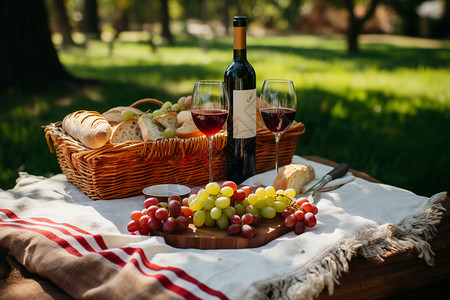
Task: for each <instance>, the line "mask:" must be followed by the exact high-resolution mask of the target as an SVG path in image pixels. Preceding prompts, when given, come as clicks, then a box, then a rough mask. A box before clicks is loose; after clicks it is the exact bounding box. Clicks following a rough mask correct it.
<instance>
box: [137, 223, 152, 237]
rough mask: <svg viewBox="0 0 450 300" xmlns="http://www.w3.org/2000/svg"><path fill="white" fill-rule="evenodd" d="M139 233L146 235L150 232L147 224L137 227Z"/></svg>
mask: <svg viewBox="0 0 450 300" xmlns="http://www.w3.org/2000/svg"><path fill="white" fill-rule="evenodd" d="M139 233H140V234H141V235H148V234H149V233H150V227H149V226H148V225H147V226H141V227H140V228H139Z"/></svg>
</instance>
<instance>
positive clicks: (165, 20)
mask: <svg viewBox="0 0 450 300" xmlns="http://www.w3.org/2000/svg"><path fill="white" fill-rule="evenodd" d="M161 25H162V32H161V35H162V37H163V39H164V42H165V43H166V44H172V43H173V36H172V32H171V31H170V16H169V4H168V0H161Z"/></svg>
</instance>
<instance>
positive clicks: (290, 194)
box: [284, 189, 297, 198]
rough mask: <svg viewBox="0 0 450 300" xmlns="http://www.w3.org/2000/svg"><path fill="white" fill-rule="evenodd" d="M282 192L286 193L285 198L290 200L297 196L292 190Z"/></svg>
mask: <svg viewBox="0 0 450 300" xmlns="http://www.w3.org/2000/svg"><path fill="white" fill-rule="evenodd" d="M284 192H285V193H286V196H288V197H290V198H294V197H295V195H296V194H297V193H296V192H295V190H294V189H287V190H285V191H284Z"/></svg>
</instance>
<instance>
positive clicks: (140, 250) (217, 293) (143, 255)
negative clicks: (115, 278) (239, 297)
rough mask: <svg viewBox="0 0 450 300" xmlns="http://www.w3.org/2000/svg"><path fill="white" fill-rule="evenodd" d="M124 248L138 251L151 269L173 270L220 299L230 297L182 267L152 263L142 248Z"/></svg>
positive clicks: (132, 252)
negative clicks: (189, 273) (194, 276)
mask: <svg viewBox="0 0 450 300" xmlns="http://www.w3.org/2000/svg"><path fill="white" fill-rule="evenodd" d="M120 249H122V250H124V251H125V252H126V253H127V254H128V255H133V254H134V253H138V254H139V256H140V257H141V259H142V262H143V263H144V265H145V266H146V267H147V268H149V269H151V270H155V271H160V270H163V269H164V270H170V271H172V272H174V273H175V274H176V275H177V276H178V277H179V278H183V279H184V280H186V281H189V282H191V283H192V284H194V285H196V286H198V287H199V288H200V289H201V290H202V291H204V292H206V293H207V294H210V295H212V296H215V297H217V298H219V299H228V298H227V297H226V296H225V295H224V294H222V293H221V292H219V291H216V290H213V289H211V288H210V287H208V286H207V285H205V284H203V283H201V282H200V281H198V280H197V279H195V278H193V277H191V276H189V275H188V274H187V273H186V272H185V271H183V270H182V269H178V268H174V267H164V268H163V267H161V266H158V265H155V264H152V263H151V262H150V261H149V260H148V259H147V257H146V256H145V253H144V251H143V250H142V249H141V248H132V247H124V248H120Z"/></svg>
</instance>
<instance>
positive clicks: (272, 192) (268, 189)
mask: <svg viewBox="0 0 450 300" xmlns="http://www.w3.org/2000/svg"><path fill="white" fill-rule="evenodd" d="M264 190H265V191H266V197H273V196H275V188H274V187H273V186H268V187H266V188H265V189H264Z"/></svg>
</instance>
